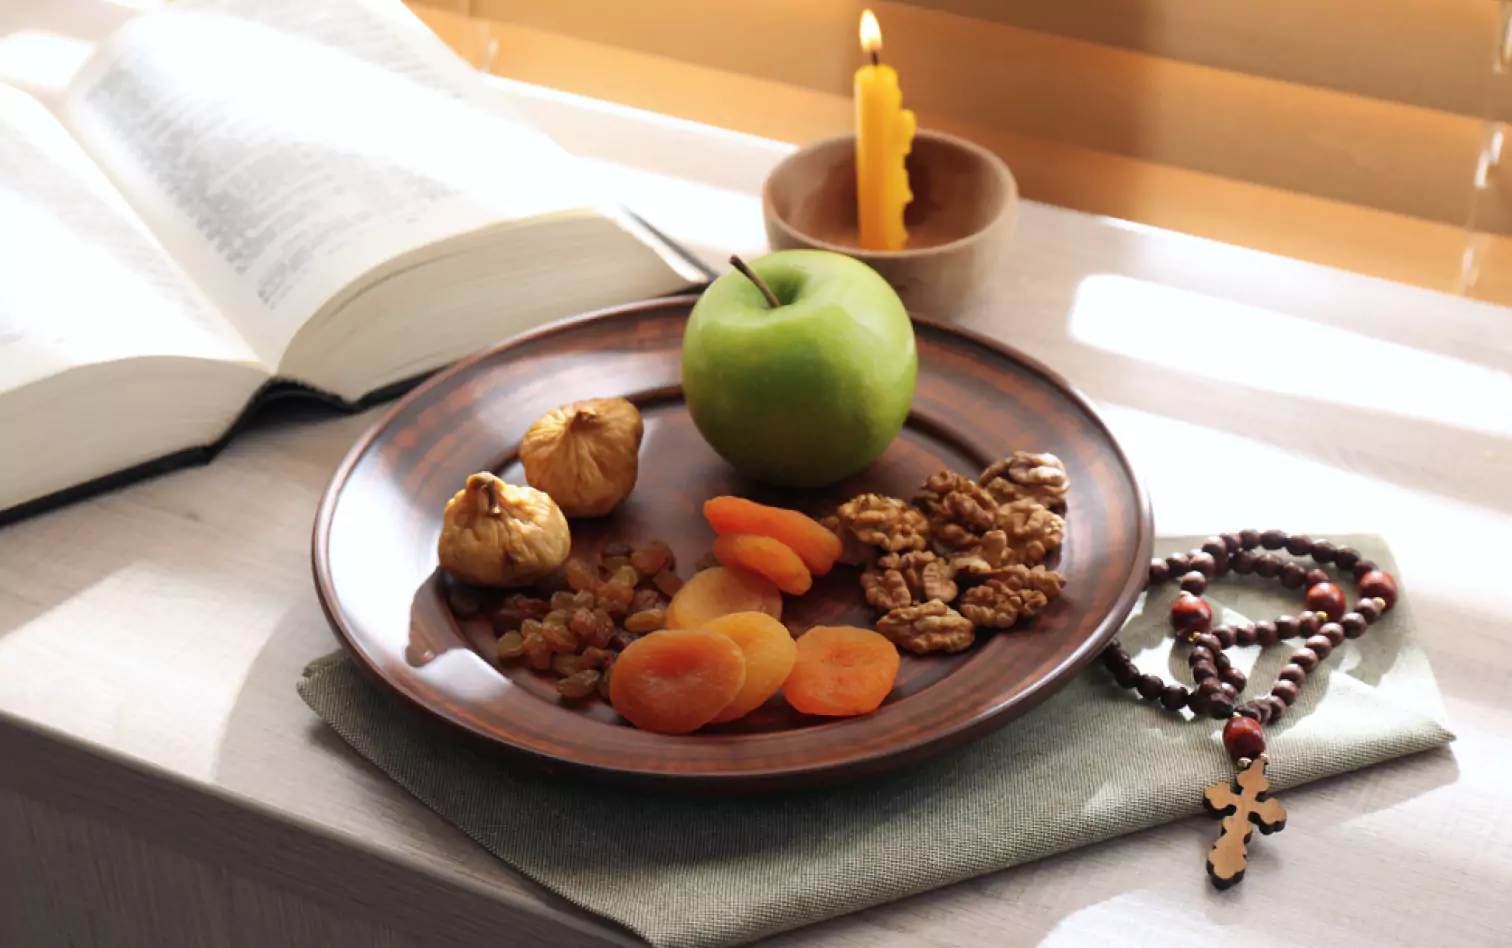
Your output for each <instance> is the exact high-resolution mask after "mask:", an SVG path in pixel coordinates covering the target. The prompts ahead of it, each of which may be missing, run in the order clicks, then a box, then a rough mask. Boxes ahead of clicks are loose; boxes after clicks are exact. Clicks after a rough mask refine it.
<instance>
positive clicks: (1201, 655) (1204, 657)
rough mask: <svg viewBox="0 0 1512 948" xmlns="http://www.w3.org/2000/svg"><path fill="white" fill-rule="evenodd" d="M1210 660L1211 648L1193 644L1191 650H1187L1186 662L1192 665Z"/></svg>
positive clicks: (1211, 655)
mask: <svg viewBox="0 0 1512 948" xmlns="http://www.w3.org/2000/svg"><path fill="white" fill-rule="evenodd" d="M1212 660H1213V653H1212V650H1210V649H1206V648H1203V647H1202V646H1201V645H1194V646H1192V650H1191V651H1190V652H1187V664H1188V665H1190V666H1192V667H1196V666H1197V665H1199V664H1201V663H1203V662H1212Z"/></svg>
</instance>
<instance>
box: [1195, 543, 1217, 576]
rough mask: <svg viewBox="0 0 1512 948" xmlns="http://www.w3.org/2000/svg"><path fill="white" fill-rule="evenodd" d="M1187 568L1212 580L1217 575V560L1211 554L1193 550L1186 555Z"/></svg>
mask: <svg viewBox="0 0 1512 948" xmlns="http://www.w3.org/2000/svg"><path fill="white" fill-rule="evenodd" d="M1187 566H1188V567H1189V568H1191V569H1194V570H1196V571H1197V572H1199V573H1201V574H1202V575H1203V576H1205V577H1208V578H1212V577H1213V576H1215V575H1217V573H1218V560H1217V559H1216V558H1215V557H1214V556H1213V555H1212V554H1211V553H1208V552H1206V551H1204V550H1193V551H1191V552H1190V553H1188V554H1187Z"/></svg>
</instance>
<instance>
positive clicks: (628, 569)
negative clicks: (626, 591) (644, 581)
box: [610, 563, 641, 589]
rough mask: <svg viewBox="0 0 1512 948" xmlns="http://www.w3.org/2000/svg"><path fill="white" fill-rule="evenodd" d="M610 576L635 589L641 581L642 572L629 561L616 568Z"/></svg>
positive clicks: (617, 581) (615, 580)
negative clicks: (637, 570)
mask: <svg viewBox="0 0 1512 948" xmlns="http://www.w3.org/2000/svg"><path fill="white" fill-rule="evenodd" d="M610 578H611V579H612V580H613V581H614V582H616V583H624V584H625V585H626V586H629V587H630V588H631V589H634V588H635V587H636V586H637V585H638V584H639V583H640V581H641V577H640V573H638V572H636V570H635V567H634V566H631V565H630V564H629V563H626V564H625V565H624V566H621V567H620V568H619V569H617V570H615V571H614V575H613V576H612V577H610Z"/></svg>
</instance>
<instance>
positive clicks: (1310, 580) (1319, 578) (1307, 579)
mask: <svg viewBox="0 0 1512 948" xmlns="http://www.w3.org/2000/svg"><path fill="white" fill-rule="evenodd" d="M1331 582H1333V580H1331V579H1329V578H1328V573H1327V572H1326V571H1325V570H1321V569H1310V570H1308V571H1307V575H1306V576H1303V577H1302V585H1304V586H1307V587H1308V588H1311V587H1313V586H1316V585H1318V584H1319V583H1331Z"/></svg>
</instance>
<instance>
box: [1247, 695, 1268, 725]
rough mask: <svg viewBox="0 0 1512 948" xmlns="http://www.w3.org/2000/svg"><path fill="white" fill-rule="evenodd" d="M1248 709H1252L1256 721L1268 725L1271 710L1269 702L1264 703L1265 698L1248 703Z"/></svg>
mask: <svg viewBox="0 0 1512 948" xmlns="http://www.w3.org/2000/svg"><path fill="white" fill-rule="evenodd" d="M1267 697H1269V696H1267ZM1249 707H1250V708H1252V709H1254V712H1255V720H1256V721H1259V722H1260V723H1261V724H1269V723H1270V719H1271V709H1270V702H1269V701H1266V700H1265V698H1256V699H1255V700H1254V701H1251V702H1249Z"/></svg>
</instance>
